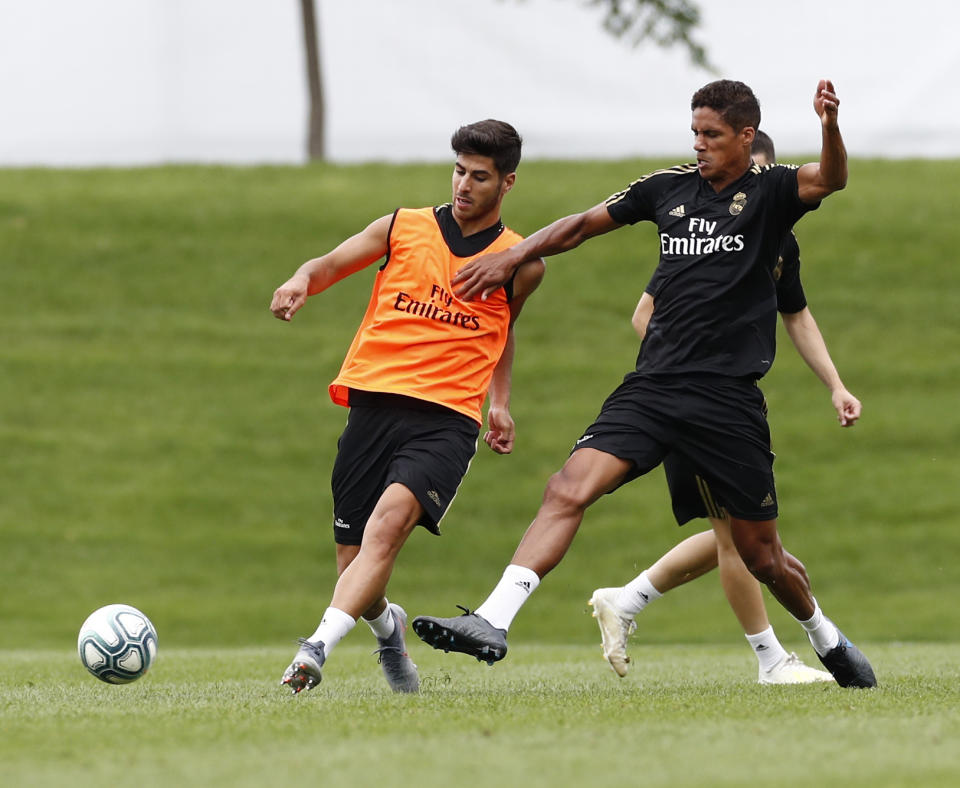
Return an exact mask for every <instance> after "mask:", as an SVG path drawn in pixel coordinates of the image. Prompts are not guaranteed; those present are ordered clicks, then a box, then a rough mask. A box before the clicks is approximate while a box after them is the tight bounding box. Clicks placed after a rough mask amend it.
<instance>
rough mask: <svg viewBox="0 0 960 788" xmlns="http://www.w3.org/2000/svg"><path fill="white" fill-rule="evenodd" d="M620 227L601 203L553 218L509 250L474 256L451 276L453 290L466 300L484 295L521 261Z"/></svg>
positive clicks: (558, 249)
mask: <svg viewBox="0 0 960 788" xmlns="http://www.w3.org/2000/svg"><path fill="white" fill-rule="evenodd" d="M620 226H621V225H619V224H617V223H616V222H615V221H613V219H611V218H610V213H609V212H608V211H607V206H606V204H605V203H600V204H599V205H595V206H594V207H593V208H590V209H589V210H587V211H584V212H583V213H577V214H572V215H570V216H565V217H564V218H562V219H557V221H555V222H553V224H550V225H547V226H546V227H544V228H543V229H541V230H537V232H535V233H534V234H533V235H531V236H530V237H529V238H526V239H524V240H523V241H521V242H520V243H518V244H517V245H516V246H513V247H511V248H510V249H506V250H505V251H503V252H497V253H496V254H489V255H481V256H479V257H475V258H474V259H473V260H471V261H470V262H469V263H467V264H466V265H465V266H463V267H462V268H461V269H460V270H459V271H457V273H456V276H454V278H453V284H454V286H455V287H456V288H457V290H456V293H457V295H458V296H460V298H463V299H464V300H467V301H469V300H470V299H472V298H475V297H476V296H478V295H482V297H483V298H486V297H487V296H488V295H489V294H490V293H492V292H493V291H494V290H495V289H496V288H497V287H499V286H500V285H502V284H503V283H504V282H506V281H507V280H508V279H509V278H510V276H511V275H512V274H513V272H514V271H515V270H516V269H517V267H518V266H519V265H520V264H521V263H525V262H528V261H531V260H535V259H537V258H539V257H549V256H551V255H555V254H560V253H561V252H566V251H568V250H569V249H574V248H575V247H577V246H579V245H580V244H582V243H583V242H584V241H586V240H587V239H588V238H592V237H593V236H595V235H601V234H603V233H607V232H610V231H611V230H615V229H616V228H618V227H620Z"/></svg>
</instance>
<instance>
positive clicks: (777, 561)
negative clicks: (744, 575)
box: [740, 546, 784, 585]
mask: <svg viewBox="0 0 960 788" xmlns="http://www.w3.org/2000/svg"><path fill="white" fill-rule="evenodd" d="M740 557H741V558H743V563H744V565H745V566H746V567H747V569H748V570H749V572H750V574H752V575H753V576H754V577H755V578H757V580H759V581H760V582H761V583H764V584H766V585H769V584H770V583H776V582H777V581H778V580H779V579H780V577H781V576H782V575H783V572H784V564H783V560H782V556H780V555H778V554H777V552H776V551H774V550H772V549H766V546H762V547H759V548H758V549H754V550H749V551H747V552H746V554H744V553H740Z"/></svg>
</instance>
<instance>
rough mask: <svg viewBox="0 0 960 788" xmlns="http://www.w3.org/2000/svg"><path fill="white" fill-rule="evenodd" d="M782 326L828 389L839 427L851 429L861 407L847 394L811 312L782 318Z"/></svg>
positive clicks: (858, 402)
mask: <svg viewBox="0 0 960 788" xmlns="http://www.w3.org/2000/svg"><path fill="white" fill-rule="evenodd" d="M782 317H783V325H784V327H785V328H786V329H787V333H788V334H789V335H790V340H791V341H792V342H793V344H794V346H795V347H796V348H797V352H798V353H799V354H800V357H801V358H802V359H803V360H804V361H805V362H806V363H807V366H808V367H810V369H811V370H813V373H814V374H815V375H816V376H817V377H818V378H820V380H822V381H823V384H824V385H825V386H826V387H827V388H828V389H829V390H830V399H831V401H832V402H833V407H834V410H836V412H837V420H838V421H839V422H840V426H841V427H852V426H853V425H854V424H856V422H857V419H859V418H860V411H861V409H862V406H861V404H860V400H858V399H857V398H856V397H855V396H853V394H851V393H850V392H849V391H847V388H846V386H844V385H843V381H842V380H841V379H840V373H839V372H837V368H836V366H835V365H834V363H833V359H832V358H830V351H828V350H827V343H826V341H825V340H824V338H823V334H821V333H820V327H819V326H818V325H817V321H816V320H814V318H813V313H812V312H811V311H810V310H809V308H807V307H804V308H803V309H802V310H800V311H799V312H795V313H793V314H786V313H784V314H783V315H782Z"/></svg>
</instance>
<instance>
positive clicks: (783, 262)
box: [773, 233, 807, 315]
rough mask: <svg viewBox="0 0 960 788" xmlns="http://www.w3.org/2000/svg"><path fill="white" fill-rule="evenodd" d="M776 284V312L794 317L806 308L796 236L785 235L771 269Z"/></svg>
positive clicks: (791, 234)
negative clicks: (775, 263)
mask: <svg viewBox="0 0 960 788" xmlns="http://www.w3.org/2000/svg"><path fill="white" fill-rule="evenodd" d="M773 278H774V280H775V281H776V283H777V311H778V312H785V313H786V314H788V315H794V314H796V313H797V312H800V311H801V310H803V309H804V308H805V307H806V306H807V296H806V293H804V292H803V283H802V282H801V281H800V246H799V245H798V244H797V236H795V235H794V234H793V233H787V237H786V238H785V239H784V241H783V245H782V246H781V247H780V255H779V258H778V259H777V265H776V267H775V268H774V269H773Z"/></svg>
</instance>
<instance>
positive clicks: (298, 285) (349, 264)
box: [270, 214, 393, 320]
mask: <svg viewBox="0 0 960 788" xmlns="http://www.w3.org/2000/svg"><path fill="white" fill-rule="evenodd" d="M392 222H393V215H392V214H391V215H389V216H382V217H381V218H379V219H377V220H376V221H374V222H371V223H370V224H368V225H367V226H366V227H365V228H364V229H363V230H361V231H360V232H359V233H357V234H356V235H353V236H351V237H350V238H348V239H347V240H346V241H344V242H343V243H341V244H340V245H339V246H337V247H336V248H335V249H334V250H333V251H331V252H328V253H327V254H325V255H323V256H322V257H315V258H314V259H312V260H307V262H305V263H304V264H303V265H301V266H300V267H299V268H298V269H297V271H296V273H295V274H294V275H293V276H291V277H290V278H289V279H288V280H287V281H286V282H284V283H283V284H282V285H280V287H278V288H277V289H276V290H275V291H274V293H273V300H272V301H271V303H270V311H271V312H273V314H274V317H277V318H279V319H280V320H290V318H292V317H293V316H294V315H295V314H296V313H297V311H298V310H299V309H300V307H302V306H303V305H304V303H305V302H306V300H307V297H308V296H312V295H316V294H317V293H322V292H323V291H324V290H326V289H327V288H328V287H330V286H331V285H333V284H335V283H336V282H339V281H340V280H341V279H344V278H346V277H348V276H350V274H353V273H356V272H357V271H359V270H361V269H362V268H366V267H367V266H368V265H370V264H371V263H374V262H376V261H377V260H379V259H380V258H381V257H383V256H384V255H386V253H387V251H388V250H389V245H390V225H391V223H392Z"/></svg>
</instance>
